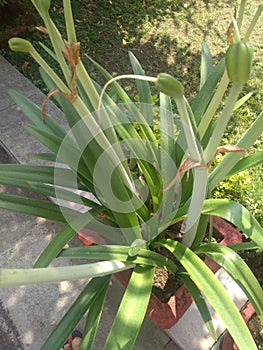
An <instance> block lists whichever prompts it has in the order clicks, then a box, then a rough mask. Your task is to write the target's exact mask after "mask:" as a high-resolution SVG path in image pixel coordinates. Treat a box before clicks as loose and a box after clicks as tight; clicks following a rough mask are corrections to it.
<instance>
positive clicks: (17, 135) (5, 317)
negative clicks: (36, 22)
mask: <svg viewBox="0 0 263 350" xmlns="http://www.w3.org/2000/svg"><path fill="white" fill-rule="evenodd" d="M10 88H12V89H15V90H17V91H20V92H22V93H23V94H24V95H26V96H28V97H30V98H31V99H32V100H33V101H35V102H37V103H39V104H41V102H42V101H43V99H44V96H43V94H42V93H41V92H40V91H39V90H38V89H37V88H36V87H35V86H33V85H32V84H31V83H30V82H29V81H28V80H27V79H26V78H25V77H24V76H23V75H21V74H20V73H19V72H18V71H17V70H16V69H15V68H14V67H13V66H11V65H10V64H9V63H8V62H7V61H6V60H5V59H4V58H3V57H1V56H0V96H1V98H0V145H1V146H2V147H0V163H9V162H13V161H14V160H15V161H17V162H19V163H24V164H27V163H30V162H32V160H30V159H29V157H28V156H27V155H28V154H30V153H32V152H39V151H41V150H42V149H41V146H40V145H39V144H38V143H37V142H36V141H35V140H34V139H32V137H31V136H30V135H28V134H27V132H26V131H25V129H24V125H25V123H26V118H25V117H24V116H23V114H22V113H21V111H20V110H19V109H18V108H17V106H16V105H15V104H14V103H13V101H12V100H11V98H10V97H9V96H8V94H7V91H8V89H10ZM47 111H48V113H49V114H51V115H53V116H54V117H55V119H57V120H59V121H60V123H63V119H62V118H63V116H62V113H61V112H60V111H59V110H58V109H57V108H56V106H55V105H54V104H52V103H49V104H48V107H47ZM6 152H8V154H7V153H6ZM0 191H14V190H13V189H7V188H5V187H4V186H2V187H1V186H0ZM60 227H61V225H60V224H56V223H53V222H50V221H48V220H44V219H41V218H34V217H30V216H26V215H22V214H16V213H13V212H9V211H4V210H0V240H1V246H0V266H2V267H16V268H19V267H21V268H22V267H31V266H32V264H33V262H34V261H35V259H36V258H37V256H38V255H39V253H40V252H41V251H42V249H43V248H44V247H45V246H46V244H47V243H48V242H49V241H50V239H51V237H52V236H53V235H54V234H55V233H56V232H57V231H58V229H59V228H60ZM63 263H64V262H63ZM69 263H70V262H69ZM83 283H84V282H83V281H79V282H74V283H73V282H62V283H58V284H50V285H41V286H27V287H13V288H6V289H1V290H0V350H20V349H21V350H39V349H40V347H41V344H43V341H44V340H45V338H46V337H47V336H48V334H49V333H50V332H51V330H52V328H53V327H54V326H55V325H56V323H57V321H58V320H59V319H60V317H61V316H62V315H63V313H64V312H65V311H66V310H67V309H68V307H69V306H70V304H71V302H72V300H74V298H75V297H76V296H77V295H78V293H79V292H80V290H81V287H82V285H83ZM122 293H123V291H122V289H121V287H120V286H119V285H118V284H117V282H115V281H113V282H112V285H111V286H110V288H109V293H108V295H107V298H106V303H105V308H104V312H103V315H102V321H101V326H100V329H99V332H98V337H97V342H96V346H95V349H98V350H100V349H102V348H103V343H104V340H105V338H106V335H107V332H108V330H109V328H110V325H111V323H112V320H113V318H114V314H115V312H116V310H117V306H118V302H119V301H120V299H121V295H122ZM80 327H81V325H80ZM135 349H137V350H148V349H149V350H150V349H156V350H179V349H178V347H177V346H176V345H175V344H174V342H173V341H171V340H170V338H169V337H168V336H167V334H166V333H165V332H163V331H162V330H160V329H158V328H157V327H155V326H154V325H153V324H152V323H151V321H150V320H149V319H148V318H146V320H145V322H144V324H143V327H142V330H141V333H140V335H139V337H138V340H137V343H136V345H135ZM50 350H52V349H50ZM185 350H186V349H185ZM187 350H191V349H187Z"/></svg>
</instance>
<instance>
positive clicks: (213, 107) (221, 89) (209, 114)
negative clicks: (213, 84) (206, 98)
mask: <svg viewBox="0 0 263 350" xmlns="http://www.w3.org/2000/svg"><path fill="white" fill-rule="evenodd" d="M228 84H229V79H228V75H227V71H226V70H225V71H224V74H223V76H222V78H221V80H220V83H219V85H218V87H217V89H216V91H215V94H214V96H213V98H212V100H211V102H210V103H209V106H208V107H207V110H206V111H205V113H204V115H203V117H202V119H201V121H200V124H199V126H198V131H199V135H200V139H201V140H202V138H203V137H204V136H205V133H206V130H207V128H208V127H209V125H210V123H211V121H212V119H213V117H214V115H215V113H216V111H217V109H218V107H219V105H220V103H221V102H222V98H223V96H224V94H225V92H226V89H227V86H228Z"/></svg>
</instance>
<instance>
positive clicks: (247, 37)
mask: <svg viewBox="0 0 263 350" xmlns="http://www.w3.org/2000/svg"><path fill="white" fill-rule="evenodd" d="M262 10H263V2H261V4H260V5H259V6H258V8H257V11H256V13H255V15H254V17H253V19H252V21H251V23H250V25H249V27H248V29H247V32H246V34H245V37H244V41H248V40H249V37H250V35H251V33H252V31H253V29H254V27H255V25H256V23H257V21H258V19H259V17H260V16H261V13H262Z"/></svg>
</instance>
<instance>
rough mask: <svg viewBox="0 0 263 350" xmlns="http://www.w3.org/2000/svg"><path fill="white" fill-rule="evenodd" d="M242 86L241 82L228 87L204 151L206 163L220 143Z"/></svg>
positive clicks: (210, 159) (211, 158) (213, 155)
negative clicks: (228, 89) (222, 105)
mask: <svg viewBox="0 0 263 350" xmlns="http://www.w3.org/2000/svg"><path fill="white" fill-rule="evenodd" d="M242 87H243V84H241V83H234V84H233V85H232V87H231V89H230V93H229V96H228V98H227V100H226V102H225V106H224V108H223V111H222V113H221V115H220V117H219V119H218V121H217V123H216V127H215V129H214V131H213V134H212V136H211V138H210V140H209V142H208V145H207V147H206V149H205V151H204V160H205V163H207V164H208V163H209V162H210V161H212V160H213V159H214V157H215V154H216V150H217V147H218V146H219V145H220V142H221V140H222V137H223V135H224V132H225V129H226V126H227V124H228V122H229V119H230V117H231V114H232V112H233V109H234V106H235V103H236V101H237V99H238V96H239V94H240V92H241V91H242Z"/></svg>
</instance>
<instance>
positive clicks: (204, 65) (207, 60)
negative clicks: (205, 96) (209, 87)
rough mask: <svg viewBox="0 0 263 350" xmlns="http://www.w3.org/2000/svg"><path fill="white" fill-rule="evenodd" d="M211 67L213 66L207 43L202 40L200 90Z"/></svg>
mask: <svg viewBox="0 0 263 350" xmlns="http://www.w3.org/2000/svg"><path fill="white" fill-rule="evenodd" d="M212 68H213V59H212V55H211V52H210V50H209V47H208V45H207V43H206V42H205V41H203V42H202V52H201V66H200V90H201V89H202V87H203V85H204V84H205V82H206V80H207V78H208V76H209V73H210V71H211V70H212Z"/></svg>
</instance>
